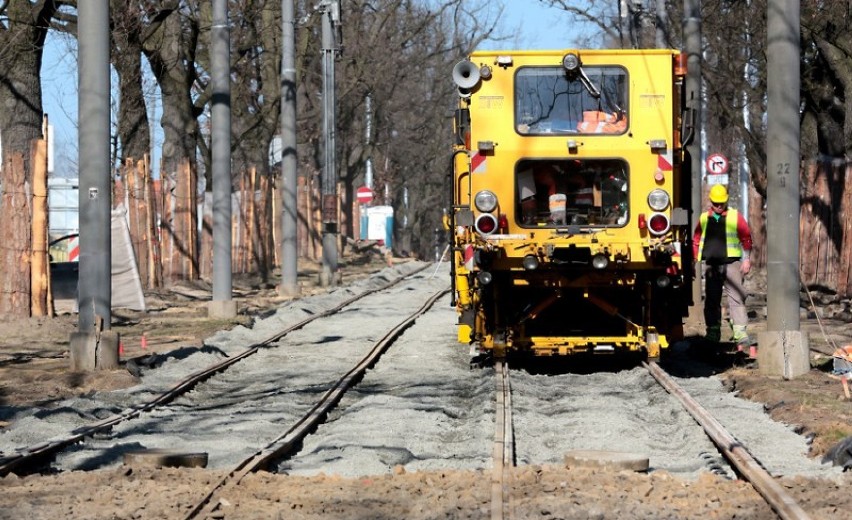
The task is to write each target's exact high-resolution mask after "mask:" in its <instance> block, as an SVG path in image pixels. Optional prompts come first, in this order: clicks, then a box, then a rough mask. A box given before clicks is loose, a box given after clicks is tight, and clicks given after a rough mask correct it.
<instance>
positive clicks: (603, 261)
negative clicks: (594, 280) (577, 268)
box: [592, 253, 609, 269]
mask: <svg viewBox="0 0 852 520" xmlns="http://www.w3.org/2000/svg"><path fill="white" fill-rule="evenodd" d="M608 265H609V257H608V256H606V255H605V254H603V253H598V254H596V255H595V256H593V257H592V267H594V268H595V269H606V268H607V266H608Z"/></svg>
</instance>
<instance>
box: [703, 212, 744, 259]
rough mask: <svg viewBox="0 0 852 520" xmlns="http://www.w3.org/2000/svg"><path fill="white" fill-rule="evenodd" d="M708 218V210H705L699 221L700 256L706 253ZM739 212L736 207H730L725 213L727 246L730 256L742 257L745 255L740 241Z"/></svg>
mask: <svg viewBox="0 0 852 520" xmlns="http://www.w3.org/2000/svg"><path fill="white" fill-rule="evenodd" d="M707 219H708V212H706V211H705V212H703V213H702V214H701V217H699V218H698V222H699V223H700V224H701V240H700V241H699V242H698V258H699V259H700V258H701V255H702V254H703V253H704V237H706V236H707ZM739 220H740V218H739V214H738V213H737V210H735V209H729V210H728V213H727V214H726V215H725V246H726V249H727V253H728V258H740V257H742V256H743V246H742V244H741V243H740V236H739V234H737V223H738V222H739Z"/></svg>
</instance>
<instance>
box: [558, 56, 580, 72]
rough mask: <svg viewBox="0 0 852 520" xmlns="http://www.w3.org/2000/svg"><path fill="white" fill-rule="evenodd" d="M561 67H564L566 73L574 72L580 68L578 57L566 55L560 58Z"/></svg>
mask: <svg viewBox="0 0 852 520" xmlns="http://www.w3.org/2000/svg"><path fill="white" fill-rule="evenodd" d="M562 66H563V67H565V70H567V71H568V72H574V71H575V70H577V67H579V66H580V57H579V56H577V55H576V54H574V53H569V54H566V55H565V56H564V57H563V58H562Z"/></svg>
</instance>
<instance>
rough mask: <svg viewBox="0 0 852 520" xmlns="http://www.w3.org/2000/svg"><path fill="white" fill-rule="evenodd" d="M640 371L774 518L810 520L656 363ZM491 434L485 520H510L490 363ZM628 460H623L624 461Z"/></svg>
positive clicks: (502, 366) (505, 385) (508, 472)
mask: <svg viewBox="0 0 852 520" xmlns="http://www.w3.org/2000/svg"><path fill="white" fill-rule="evenodd" d="M642 366H643V367H644V368H645V369H646V370H647V371H648V373H650V374H651V376H652V377H653V378H654V380H655V381H656V382H657V383H658V384H659V385H660V386H661V387H663V388H664V389H665V390H666V392H668V393H669V394H671V395H673V396H675V397H676V398H677V399H678V401H679V402H680V403H681V404H682V405H683V407H684V408H685V410H686V411H687V412H688V413H689V415H690V416H691V417H692V418H693V419H694V420H695V421H696V422H697V423H698V424H699V425H700V426H701V427H702V428H703V429H704V431H705V433H706V434H707V436H708V437H709V438H710V439H711V440H712V442H713V444H714V445H715V446H716V447H717V449H718V450H719V452H720V453H721V454H722V456H723V457H724V458H725V460H727V461H728V462H729V463H730V464H731V465H732V466H733V467H734V468H735V470H736V473H737V474H738V475H739V476H740V478H742V479H744V480H746V481H747V482H748V483H749V484H751V485H752V487H753V488H754V489H755V490H756V491H757V492H758V493H759V494H760V495H761V497H763V499H764V500H765V501H766V503H767V504H768V505H769V507H770V508H772V510H773V511H774V512H775V513H777V514H778V517H779V518H783V519H785V520H806V519H809V518H810V516H809V515H808V514H807V513H806V512H805V511H804V509H802V507H801V506H800V505H799V504H797V503H796V501H795V500H794V499H793V498H792V497H791V496H790V495H789V494H788V493H787V492H786V491H785V490H784V488H783V487H782V486H780V485H779V484H778V483H777V482H776V481H775V479H774V478H773V477H772V475H771V474H770V473H769V472H768V471H767V470H766V469H764V467H763V466H762V464H761V463H760V461H758V460H757V459H755V458H754V457H753V456H752V455H751V454H750V453H749V452H748V450H747V448H746V447H745V446H744V445H743V444H742V443H741V442H740V441H739V440H737V439H736V438H735V437H734V436H733V435H732V434H731V433H730V432H729V431H727V430H726V429H725V428H724V426H722V424H721V423H720V422H719V421H718V420H717V419H716V418H715V417H713V416H712V414H710V413H709V412H708V411H707V410H706V409H705V408H704V407H702V406H701V405H700V404H699V403H698V401H697V400H695V399H694V398H693V397H692V396H691V395H689V393H688V392H687V391H685V390H684V389H683V388H682V387H681V386H680V385H678V384H677V382H676V381H675V380H674V379H673V378H672V377H671V376H669V375H668V374H667V373H666V372H665V371H664V370H663V369H662V368H661V367H660V366H659V365H658V364H657V363H654V362H648V363H643V364H642ZM494 368H495V376H496V377H495V381H496V382H495V387H496V391H495V403H496V407H495V433H494V443H493V458H492V464H493V470H492V485H491V519H492V520H504V519H506V520H508V519H512V518H514V514H513V510H514V508H513V495H512V486H511V481H512V469H513V467H514V465H515V442H514V441H515V431H514V428H513V424H512V404H511V403H512V401H511V385H510V382H509V367H508V363H506V362H504V361H502V360H498V361H496V362H495V366H494ZM628 459H629V457H628Z"/></svg>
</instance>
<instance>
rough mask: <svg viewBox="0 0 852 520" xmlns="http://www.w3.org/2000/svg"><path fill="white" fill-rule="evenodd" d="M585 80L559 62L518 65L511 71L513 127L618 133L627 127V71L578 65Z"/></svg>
mask: <svg viewBox="0 0 852 520" xmlns="http://www.w3.org/2000/svg"><path fill="white" fill-rule="evenodd" d="M583 72H584V73H585V75H586V78H588V80H589V83H590V84H584V81H583V79H584V78H582V76H581V75H580V74H578V73H574V74H570V73H569V72H568V71H566V70H565V69H564V68H562V67H523V68H521V69H519V70H518V72H517V75H516V77H515V128H516V129H517V131H518V133H521V134H526V135H537V134H622V133H624V132H626V131H627V113H628V111H627V109H628V107H627V99H628V98H627V71H626V70H624V69H623V68H621V67H583Z"/></svg>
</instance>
